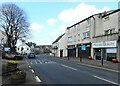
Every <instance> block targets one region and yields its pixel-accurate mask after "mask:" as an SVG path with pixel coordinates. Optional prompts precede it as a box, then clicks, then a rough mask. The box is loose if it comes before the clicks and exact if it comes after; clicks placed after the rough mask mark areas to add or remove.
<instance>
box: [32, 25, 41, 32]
mask: <svg viewBox="0 0 120 86" xmlns="http://www.w3.org/2000/svg"><path fill="white" fill-rule="evenodd" d="M30 29H32V30H34V31H38V32H41V30H42V29H43V26H42V25H40V24H39V23H32V24H31V25H30Z"/></svg>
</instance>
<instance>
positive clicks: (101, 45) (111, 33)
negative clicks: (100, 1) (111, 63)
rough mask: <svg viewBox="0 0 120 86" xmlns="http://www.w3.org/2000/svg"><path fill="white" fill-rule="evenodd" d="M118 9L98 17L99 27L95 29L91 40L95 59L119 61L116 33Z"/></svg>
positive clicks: (119, 10)
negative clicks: (115, 59)
mask: <svg viewBox="0 0 120 86" xmlns="http://www.w3.org/2000/svg"><path fill="white" fill-rule="evenodd" d="M119 12H120V9H117V10H113V11H110V12H104V13H103V15H100V19H99V20H100V21H101V24H100V25H101V26H99V27H100V28H97V27H96V28H95V35H94V37H93V39H92V48H93V51H94V54H95V56H96V58H97V59H101V57H103V59H104V60H111V59H112V57H115V58H117V59H118V60H120V59H119V54H120V51H119V48H118V47H119V46H120V45H119V44H118V39H119V38H118V31H119V29H120V26H119V24H120V21H119Z"/></svg>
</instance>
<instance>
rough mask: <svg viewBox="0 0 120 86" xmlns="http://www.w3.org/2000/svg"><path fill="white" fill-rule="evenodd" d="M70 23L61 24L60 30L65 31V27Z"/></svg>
mask: <svg viewBox="0 0 120 86" xmlns="http://www.w3.org/2000/svg"><path fill="white" fill-rule="evenodd" d="M68 26H69V25H60V26H59V31H65V29H66V28H67V27H68Z"/></svg>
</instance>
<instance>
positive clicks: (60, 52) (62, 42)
mask: <svg viewBox="0 0 120 86" xmlns="http://www.w3.org/2000/svg"><path fill="white" fill-rule="evenodd" d="M66 37H67V35H66V34H65V33H64V34H62V35H60V36H59V37H58V38H57V39H56V40H55V41H54V42H53V43H52V53H53V55H54V56H57V57H65V56H67V53H66V52H67V51H66V45H67V41H66Z"/></svg>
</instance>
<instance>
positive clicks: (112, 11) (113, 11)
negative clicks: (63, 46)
mask: <svg viewBox="0 0 120 86" xmlns="http://www.w3.org/2000/svg"><path fill="white" fill-rule="evenodd" d="M118 11H120V9H117V10H111V11H107V12H103V13H97V14H94V15H91V16H89V17H87V18H85V19H83V20H82V21H79V22H78V23H75V24H73V25H72V26H70V27H67V29H69V28H71V27H74V26H75V25H77V24H79V23H81V22H84V21H85V20H87V19H89V18H91V17H93V16H95V15H100V14H103V15H102V18H103V17H105V16H108V15H111V14H113V13H116V12H118ZM105 13H106V14H105Z"/></svg>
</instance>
